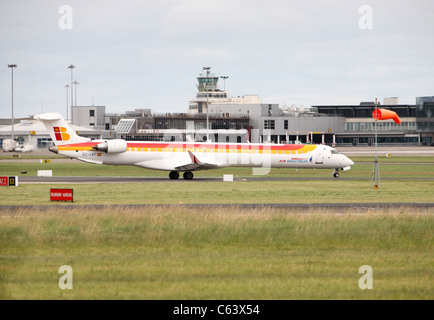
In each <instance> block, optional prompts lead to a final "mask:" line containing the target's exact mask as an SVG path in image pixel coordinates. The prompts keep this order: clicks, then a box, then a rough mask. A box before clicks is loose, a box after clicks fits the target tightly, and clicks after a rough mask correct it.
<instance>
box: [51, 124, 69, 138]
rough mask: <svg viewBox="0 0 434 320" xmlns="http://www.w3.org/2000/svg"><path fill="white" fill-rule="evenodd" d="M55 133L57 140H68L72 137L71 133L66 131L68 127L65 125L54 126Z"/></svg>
mask: <svg viewBox="0 0 434 320" xmlns="http://www.w3.org/2000/svg"><path fill="white" fill-rule="evenodd" d="M53 128H54V134H55V136H56V140H57V141H68V140H69V138H70V135H69V133H66V128H64V127H53Z"/></svg>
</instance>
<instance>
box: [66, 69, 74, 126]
mask: <svg viewBox="0 0 434 320" xmlns="http://www.w3.org/2000/svg"><path fill="white" fill-rule="evenodd" d="M68 68H69V69H71V109H72V106H73V105H74V101H73V98H74V96H73V92H72V89H73V87H72V85H73V77H72V73H73V72H72V71H73V70H74V68H75V66H73V65H72V64H71V65H70V66H69V67H68ZM66 119H68V115H66Z"/></svg>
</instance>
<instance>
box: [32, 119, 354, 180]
mask: <svg viewBox="0 0 434 320" xmlns="http://www.w3.org/2000/svg"><path fill="white" fill-rule="evenodd" d="M34 118H35V119H37V120H40V121H42V122H43V123H44V125H45V127H46V128H47V130H48V132H49V133H50V136H51V139H52V140H53V142H54V144H55V145H54V146H52V147H50V148H49V150H50V151H52V152H54V153H57V154H60V155H64V156H67V157H70V158H76V159H78V160H81V161H84V162H88V163H93V164H106V165H132V166H137V167H142V168H148V169H155V170H165V171H169V172H170V173H169V178H170V179H178V178H179V176H180V173H182V172H183V178H184V179H185V180H192V179H193V177H194V175H193V171H198V170H209V169H217V168H223V167H252V168H253V174H255V169H256V170H257V171H256V174H267V173H268V172H269V170H270V168H312V169H313V168H315V169H334V171H333V176H334V177H335V178H339V176H340V174H339V172H340V171H346V170H349V169H350V168H351V166H352V165H354V162H353V161H352V160H351V159H349V158H348V157H346V156H345V155H343V154H341V153H340V152H339V151H337V150H336V149H334V148H332V147H330V146H327V145H313V144H257V143H212V142H202V143H196V142H180V141H172V142H161V141H159V142H151V141H126V140H124V139H112V140H109V139H103V140H91V139H90V138H85V137H81V136H79V135H77V133H76V132H75V131H74V130H72V129H71V127H70V126H69V124H68V123H67V122H66V121H65V120H64V119H63V117H62V116H61V115H60V114H59V113H42V114H38V115H35V116H34Z"/></svg>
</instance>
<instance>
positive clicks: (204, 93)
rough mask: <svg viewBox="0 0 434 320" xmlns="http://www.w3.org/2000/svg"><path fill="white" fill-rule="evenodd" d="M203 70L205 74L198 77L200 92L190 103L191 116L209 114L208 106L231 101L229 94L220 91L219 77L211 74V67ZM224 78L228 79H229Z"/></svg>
mask: <svg viewBox="0 0 434 320" xmlns="http://www.w3.org/2000/svg"><path fill="white" fill-rule="evenodd" d="M203 70H204V71H205V73H201V74H199V76H198V77H197V82H198V84H197V89H198V92H197V94H196V98H195V99H193V100H192V101H190V106H189V113H190V114H197V113H199V114H201V113H208V111H209V110H208V109H209V108H208V105H211V104H212V103H228V102H229V101H230V97H229V93H228V92H226V91H225V90H223V91H222V90H220V89H219V87H218V81H219V77H218V76H216V75H214V74H212V73H211V71H210V70H211V67H203ZM222 78H224V79H227V78H228V77H222Z"/></svg>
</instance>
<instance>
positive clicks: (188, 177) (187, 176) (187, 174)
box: [184, 171, 194, 180]
mask: <svg viewBox="0 0 434 320" xmlns="http://www.w3.org/2000/svg"><path fill="white" fill-rule="evenodd" d="M193 177H194V175H193V172H191V171H186V172H184V179H185V180H192V179H193Z"/></svg>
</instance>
